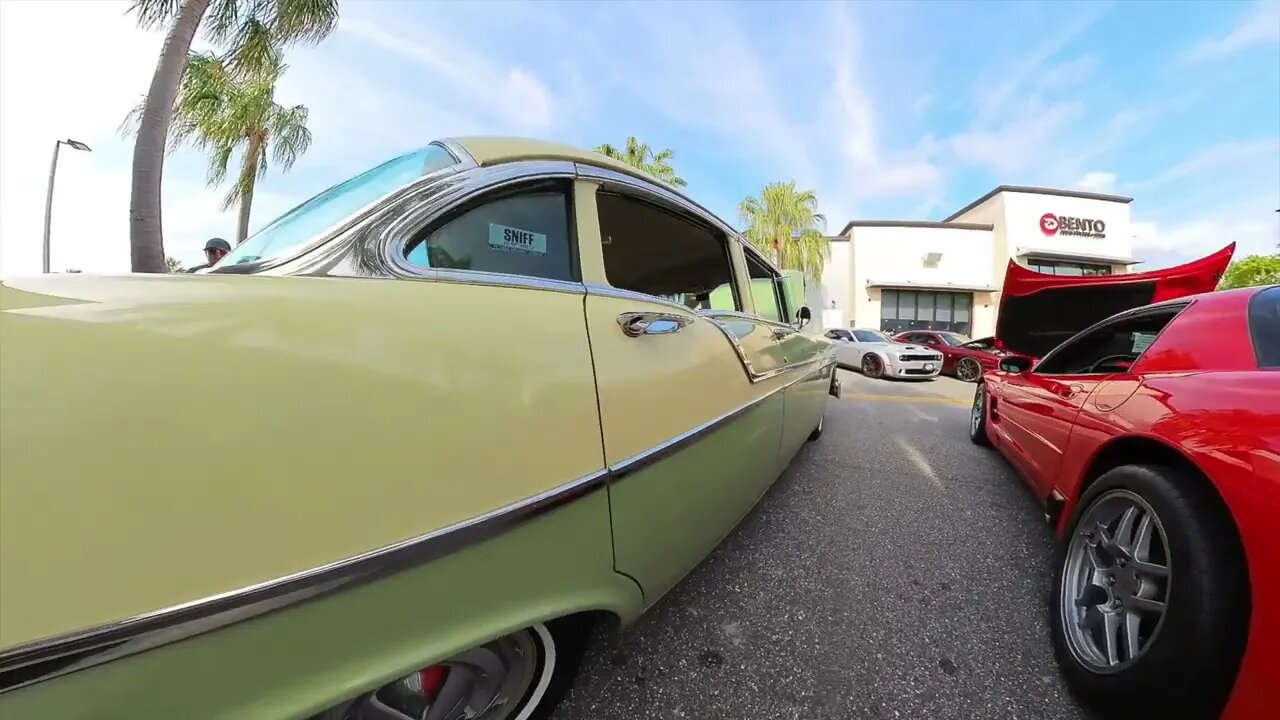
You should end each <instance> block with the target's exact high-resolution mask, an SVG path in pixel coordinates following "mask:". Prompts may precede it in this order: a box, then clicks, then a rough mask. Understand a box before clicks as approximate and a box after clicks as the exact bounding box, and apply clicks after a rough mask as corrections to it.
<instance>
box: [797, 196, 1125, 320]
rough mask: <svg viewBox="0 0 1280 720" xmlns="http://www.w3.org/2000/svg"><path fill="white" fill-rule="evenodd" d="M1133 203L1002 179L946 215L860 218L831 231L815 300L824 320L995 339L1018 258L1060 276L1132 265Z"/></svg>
mask: <svg viewBox="0 0 1280 720" xmlns="http://www.w3.org/2000/svg"><path fill="white" fill-rule="evenodd" d="M1132 201H1133V199H1132V198H1127V197H1120V196H1117V195H1103V194H1100V193H1090V192H1076V191H1073V190H1055V189H1051V188H1036V187H1018V186H1012V185H1001V186H1000V187H998V188H996V189H994V190H992V191H991V192H989V193H987V194H986V195H983V196H982V197H980V198H978V199H977V200H975V201H973V202H971V203H969V204H968V205H966V206H965V207H963V208H961V209H960V210H959V211H957V212H956V213H954V214H952V215H951V216H950V217H948V218H947V219H946V220H943V221H942V222H922V221H909V220H908V221H886V220H868V221H856V220H855V221H852V222H850V223H849V224H848V225H846V226H845V227H844V229H843V230H841V231H840V235H839V236H837V237H834V238H831V257H830V259H829V261H828V262H827V265H826V267H825V269H824V270H823V273H822V283H821V298H820V300H819V298H818V297H815V295H816V294H817V293H814V292H811V293H810V297H809V298H808V301H809V303H810V304H811V305H814V306H816V307H821V308H822V309H823V311H822V313H821V315H820V317H821V318H822V324H823V326H824V327H871V328H880V329H882V330H885V331H892V332H897V331H901V330H907V329H925V328H929V329H937V330H952V331H954V332H958V333H962V334H965V335H969V336H971V337H985V336H988V335H991V334H992V333H993V332H994V331H995V322H996V310H997V308H998V307H999V304H1000V292H999V291H1000V288H1001V286H1002V284H1003V282H1004V273H1005V268H1006V267H1007V266H1008V263H1009V260H1010V259H1012V260H1014V261H1016V262H1018V263H1021V264H1023V265H1026V266H1028V267H1030V268H1032V269H1033V270H1037V271H1039V272H1044V273H1052V274H1057V275H1094V274H1112V273H1124V272H1128V271H1129V267H1130V266H1132V265H1134V264H1136V263H1137V262H1138V261H1137V260H1135V259H1134V258H1133V233H1132V231H1131V230H1130V223H1129V203H1131V202H1132ZM815 290H816V288H815Z"/></svg>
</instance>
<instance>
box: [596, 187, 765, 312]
mask: <svg viewBox="0 0 1280 720" xmlns="http://www.w3.org/2000/svg"><path fill="white" fill-rule="evenodd" d="M596 207H597V208H598V211H599V214H600V242H601V250H602V252H603V254H604V274H605V279H607V280H608V281H609V284H610V285H612V286H613V287H616V288H620V289H623V290H633V291H635V292H641V293H645V294H646V295H654V296H657V297H660V298H663V299H665V300H670V301H672V302H678V303H680V304H682V305H684V306H686V307H688V308H690V309H693V310H741V309H742V305H741V303H740V302H739V301H738V294H737V292H736V288H735V284H734V278H733V263H732V261H731V260H730V258H729V245H728V241H727V239H726V238H725V237H724V235H722V234H721V233H719V232H718V231H715V230H713V229H711V228H709V227H707V226H705V225H703V224H701V223H698V222H694V221H693V220H691V219H688V218H685V217H683V216H681V215H677V214H676V213H674V212H670V211H668V210H666V209H664V208H662V207H660V206H658V205H655V204H652V203H648V202H645V201H644V200H640V199H638V198H634V197H631V196H629V195H618V194H614V193H605V192H601V193H598V194H597V195H596Z"/></svg>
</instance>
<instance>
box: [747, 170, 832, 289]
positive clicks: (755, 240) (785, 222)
mask: <svg viewBox="0 0 1280 720" xmlns="http://www.w3.org/2000/svg"><path fill="white" fill-rule="evenodd" d="M738 216H739V217H740V218H741V219H742V222H743V223H744V224H745V225H746V226H747V229H746V231H745V232H744V233H743V234H744V235H745V236H746V238H747V240H749V241H750V242H751V244H752V245H755V246H756V247H757V248H759V249H760V251H761V252H763V253H765V254H766V255H767V256H769V257H771V258H773V260H774V262H776V263H778V265H779V266H781V267H783V268H787V269H793V270H802V271H804V272H805V273H807V274H808V275H809V276H811V277H814V278H820V277H822V269H823V267H825V265H826V260H827V255H828V250H829V248H828V241H827V239H826V237H825V236H824V235H823V231H824V230H825V229H826V225H827V219H826V217H825V216H823V215H822V213H819V212H818V196H817V195H816V194H815V193H814V192H813V191H812V190H799V189H797V188H796V183H795V181H794V180H791V181H788V182H784V183H783V182H778V183H770V184H769V185H766V186H764V188H763V189H761V191H760V196H759V197H755V196H752V197H748V198H746V199H744V200H743V201H742V202H741V203H740V204H739V205H738Z"/></svg>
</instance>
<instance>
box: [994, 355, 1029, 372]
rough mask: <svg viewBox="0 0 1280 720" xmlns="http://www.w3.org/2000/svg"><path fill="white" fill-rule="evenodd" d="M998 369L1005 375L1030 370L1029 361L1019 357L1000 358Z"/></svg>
mask: <svg viewBox="0 0 1280 720" xmlns="http://www.w3.org/2000/svg"><path fill="white" fill-rule="evenodd" d="M1000 369H1001V370H1003V371H1005V372H1007V373H1024V372H1026V371H1028V370H1030V369H1031V359H1030V358H1025V357H1022V356H1021V355H1009V356H1006V357H1003V358H1000Z"/></svg>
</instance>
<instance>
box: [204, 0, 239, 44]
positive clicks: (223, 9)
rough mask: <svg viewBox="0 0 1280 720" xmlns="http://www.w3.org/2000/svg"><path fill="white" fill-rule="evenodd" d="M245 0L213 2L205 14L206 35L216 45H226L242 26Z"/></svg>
mask: <svg viewBox="0 0 1280 720" xmlns="http://www.w3.org/2000/svg"><path fill="white" fill-rule="evenodd" d="M247 5H248V3H247V2H246V1H245V0H213V1H212V2H211V3H209V9H208V10H206V11H205V14H204V34H205V37H207V38H209V40H210V41H211V42H213V43H214V44H215V45H225V44H226V43H227V41H228V40H230V39H231V38H232V37H233V35H234V34H235V32H236V29H237V28H238V27H239V26H240V23H241V22H242V18H243V16H244V13H245V11H246V10H247V9H248V8H247V7H246V6H247Z"/></svg>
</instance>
